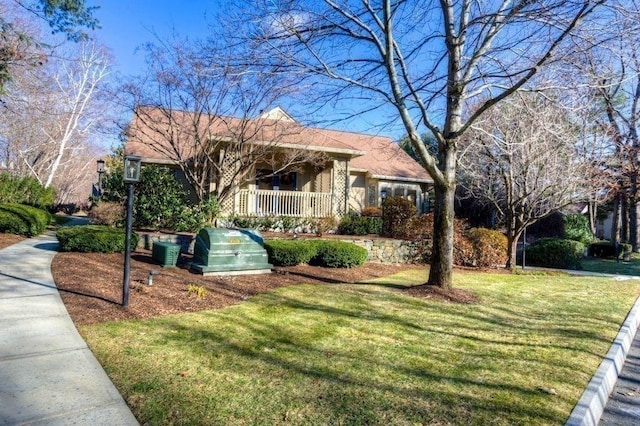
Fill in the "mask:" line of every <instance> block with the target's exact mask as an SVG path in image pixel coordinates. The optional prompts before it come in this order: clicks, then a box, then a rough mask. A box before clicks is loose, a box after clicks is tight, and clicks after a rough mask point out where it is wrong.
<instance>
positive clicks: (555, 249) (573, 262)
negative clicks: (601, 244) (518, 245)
mask: <svg viewBox="0 0 640 426" xmlns="http://www.w3.org/2000/svg"><path fill="white" fill-rule="evenodd" d="M584 250H585V245H584V244H582V243H581V242H579V241H574V240H564V239H560V238H544V239H541V240H539V241H538V242H536V243H535V244H534V245H532V246H530V247H527V249H526V259H527V260H526V262H527V263H528V264H531V265H537V266H546V267H549V268H565V269H576V268H579V267H580V259H582V256H583V254H584Z"/></svg>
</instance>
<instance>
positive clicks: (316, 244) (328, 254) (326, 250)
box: [264, 240, 369, 268]
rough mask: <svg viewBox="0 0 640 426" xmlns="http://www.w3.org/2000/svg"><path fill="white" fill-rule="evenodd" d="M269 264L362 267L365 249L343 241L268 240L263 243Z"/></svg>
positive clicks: (365, 256) (364, 259) (365, 254)
mask: <svg viewBox="0 0 640 426" xmlns="http://www.w3.org/2000/svg"><path fill="white" fill-rule="evenodd" d="M264 248H265V249H266V250H267V254H268V255H269V262H270V263H272V264H274V265H277V266H293V265H299V264H301V263H310V264H314V265H319V266H326V267H329V268H351V267H353V266H358V265H362V264H363V263H364V262H365V261H366V260H367V256H368V254H369V253H368V252H367V249H365V248H363V247H360V246H357V245H355V244H352V243H347V242H344V241H333V240H270V241H265V242H264Z"/></svg>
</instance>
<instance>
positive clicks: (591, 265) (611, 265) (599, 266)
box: [580, 253, 640, 276]
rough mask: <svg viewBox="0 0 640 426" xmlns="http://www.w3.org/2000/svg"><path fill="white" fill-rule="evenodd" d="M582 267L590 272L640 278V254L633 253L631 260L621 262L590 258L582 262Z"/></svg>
mask: <svg viewBox="0 0 640 426" xmlns="http://www.w3.org/2000/svg"><path fill="white" fill-rule="evenodd" d="M580 266H581V267H582V269H583V270H585V271H590V272H602V273H605V274H620V275H636V276H640V254H638V253H631V259H630V260H622V259H620V261H619V262H616V260H615V259H603V258H597V257H588V258H585V259H582V260H581V261H580Z"/></svg>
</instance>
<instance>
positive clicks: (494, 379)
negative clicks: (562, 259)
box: [80, 271, 640, 425]
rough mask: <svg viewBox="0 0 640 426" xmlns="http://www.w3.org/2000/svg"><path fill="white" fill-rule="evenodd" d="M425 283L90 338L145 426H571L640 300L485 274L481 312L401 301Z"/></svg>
mask: <svg viewBox="0 0 640 426" xmlns="http://www.w3.org/2000/svg"><path fill="white" fill-rule="evenodd" d="M425 277H426V272H425V271H410V272H406V273H403V274H401V275H396V276H393V277H390V278H388V279H384V280H379V281H378V283H377V284H380V285H376V284H374V283H370V284H361V285H346V284H343V285H327V286H307V285H303V286H296V287H288V288H281V289H278V290H276V291H273V292H270V293H265V294H262V295H259V296H257V297H254V298H253V299H251V300H249V301H247V302H245V303H243V304H240V305H236V306H232V307H229V308H225V309H221V310H216V311H207V312H199V313H193V314H184V315H175V316H166V317H161V318H156V319H149V320H142V321H122V322H113V323H104V324H96V325H91V326H82V327H80V328H81V332H82V334H83V336H85V338H86V340H87V342H88V343H89V346H90V347H91V348H92V350H93V351H94V353H95V354H96V356H97V357H98V359H99V360H100V362H101V363H102V364H103V365H104V366H105V368H106V370H107V372H108V373H109V375H110V376H111V377H112V379H113V381H114V383H115V384H116V386H117V387H118V388H119V389H120V391H121V392H122V393H123V395H124V397H125V398H126V400H127V402H128V403H129V405H130V406H131V407H132V409H133V411H134V414H135V415H136V417H137V418H138V420H139V421H140V422H141V423H143V424H224V425H228V424H243V425H244V424H269V425H271V424H368V425H375V424H380V425H387V424H397V425H413V424H474V425H475V424H488V423H491V424H498V425H511V424H527V425H531V424H562V423H564V421H565V420H566V418H567V417H568V415H569V414H570V412H571V410H572V408H573V406H574V405H575V403H576V402H577V400H578V399H579V397H580V395H581V394H582V392H583V390H584V389H585V387H586V385H587V383H588V382H589V380H590V379H591V376H592V375H593V373H594V372H595V370H596V369H597V367H598V365H599V364H600V362H601V360H602V358H603V356H604V355H605V354H606V352H607V351H608V349H609V346H610V343H611V341H612V339H613V338H614V337H615V335H616V334H617V332H618V328H619V325H620V324H621V323H622V321H623V320H624V318H625V316H626V313H627V312H628V310H629V309H630V307H631V306H632V304H633V302H634V300H635V298H636V297H637V296H638V294H640V283H636V282H635V281H626V282H619V281H613V280H610V279H609V280H607V279H602V278H600V279H594V278H584V277H569V276H563V275H524V274H518V275H508V274H480V273H460V274H457V275H456V277H455V283H456V287H459V288H467V289H470V290H472V291H474V292H475V293H476V294H478V295H479V296H480V298H481V303H480V304H477V305H458V304H450V303H441V302H435V301H432V300H429V299H418V298H413V297H408V296H406V295H404V294H402V293H401V292H398V291H397V287H402V286H407V285H411V284H415V283H420V282H422V281H424V279H425Z"/></svg>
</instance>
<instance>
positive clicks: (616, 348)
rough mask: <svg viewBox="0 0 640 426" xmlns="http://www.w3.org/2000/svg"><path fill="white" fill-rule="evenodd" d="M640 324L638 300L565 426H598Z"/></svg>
mask: <svg viewBox="0 0 640 426" xmlns="http://www.w3.org/2000/svg"><path fill="white" fill-rule="evenodd" d="M638 325H640V298H638V299H636V303H635V304H634V305H633V308H631V311H629V314H628V315H627V318H626V319H625V321H624V323H623V324H622V327H620V331H619V332H618V335H617V336H616V339H615V340H614V341H613V344H612V345H611V348H610V349H609V352H607V356H606V357H605V358H604V360H603V361H602V363H600V367H598V370H597V371H596V373H595V374H594V375H593V377H592V378H591V381H590V382H589V385H588V386H587V388H586V389H585V391H584V393H583V394H582V397H580V400H579V401H578V403H577V404H576V406H575V407H574V408H573V411H572V412H571V415H570V416H569V419H568V420H567V422H566V423H565V425H566V426H578V425H585V426H591V425H593V426H595V425H597V424H598V422H599V421H600V417H601V416H602V413H603V412H604V408H605V406H606V405H607V401H608V399H609V395H610V394H611V391H612V390H613V388H614V386H615V385H616V380H617V379H618V375H619V374H620V371H622V366H623V364H624V361H625V359H626V358H627V354H628V353H629V349H630V347H631V342H632V341H633V339H634V337H635V335H636V332H637V331H638Z"/></svg>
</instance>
